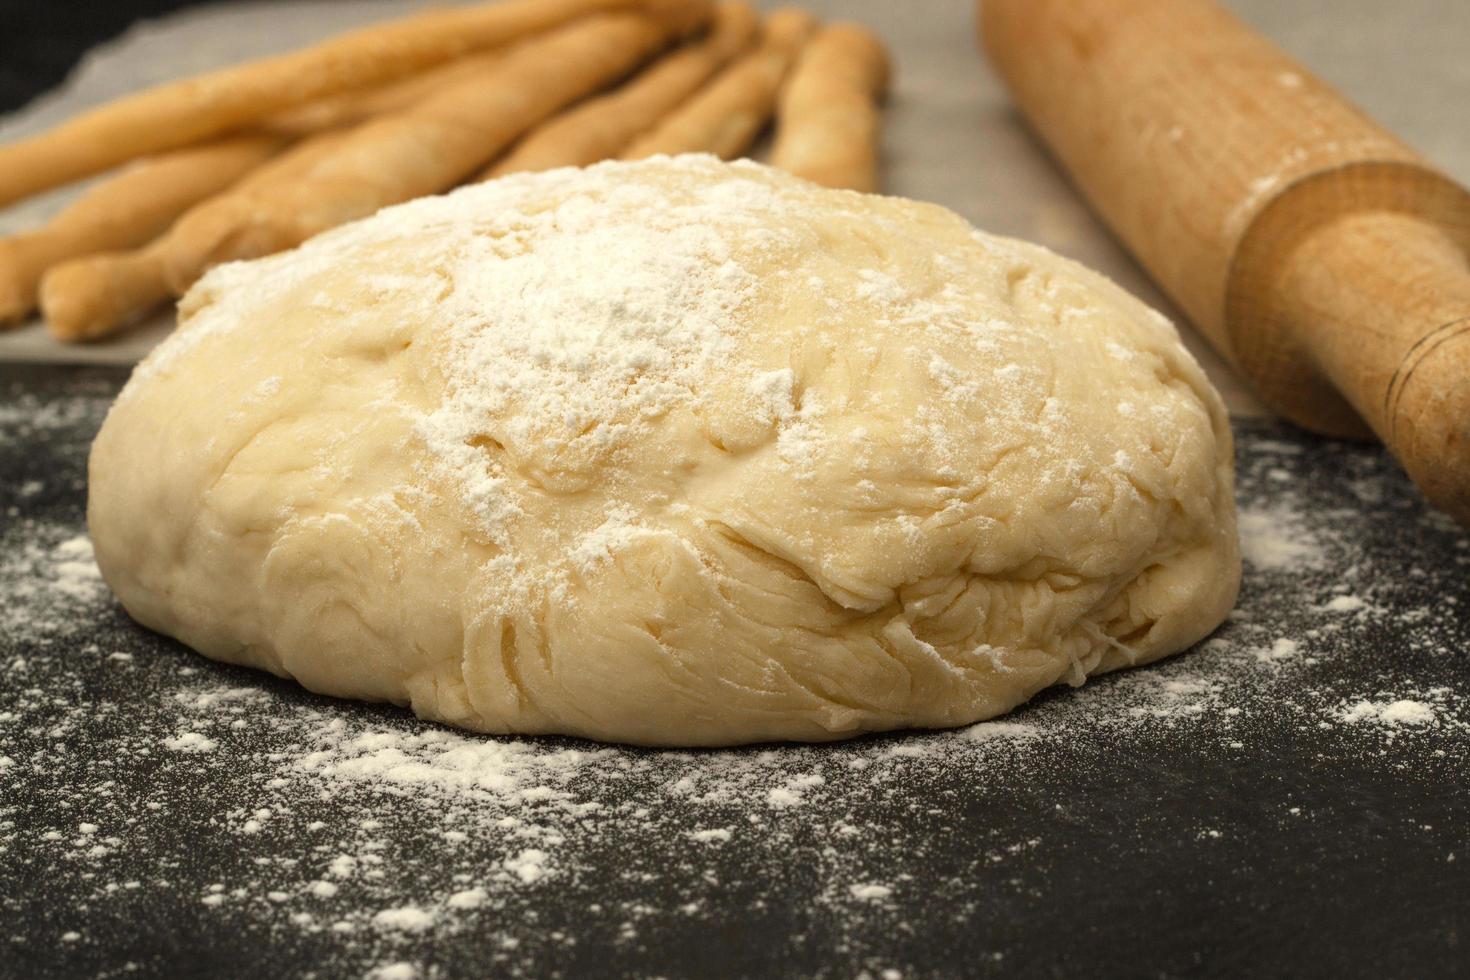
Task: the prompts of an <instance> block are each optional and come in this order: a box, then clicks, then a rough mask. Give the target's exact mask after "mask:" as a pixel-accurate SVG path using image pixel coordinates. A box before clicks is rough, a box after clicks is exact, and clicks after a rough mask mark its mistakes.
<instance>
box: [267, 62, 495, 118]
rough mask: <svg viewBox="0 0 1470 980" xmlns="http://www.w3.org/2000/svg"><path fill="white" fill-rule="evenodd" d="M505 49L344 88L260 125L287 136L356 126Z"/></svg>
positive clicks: (403, 104) (419, 97)
mask: <svg viewBox="0 0 1470 980" xmlns="http://www.w3.org/2000/svg"><path fill="white" fill-rule="evenodd" d="M501 56H502V55H501V52H499V51H491V52H487V53H485V54H478V55H469V56H466V57H463V58H456V59H454V60H453V61H448V62H445V63H444V64H442V65H436V66H435V67H433V68H430V69H429V70H428V71H423V72H419V73H418V74H416V75H410V76H408V77H407V78H400V79H398V80H397V81H393V82H388V83H386V84H384V85H376V86H373V87H372V88H370V89H367V90H365V91H361V92H355V91H354V92H343V93H341V94H340V95H334V96H331V97H329V98H325V99H319V100H318V101H316V102H308V103H307V104H306V105H302V106H297V107H296V108H294V109H287V110H286V111H285V112H282V113H277V114H276V115H274V116H271V117H269V118H267V119H263V120H261V122H260V123H259V125H258V126H257V127H256V128H258V129H260V130H261V131H263V132H267V133H280V134H283V135H287V136H309V135H311V134H313V133H319V132H321V131H323V130H326V129H336V128H338V127H342V126H353V125H356V124H358V123H361V122H365V121H366V120H368V119H371V118H372V117H373V116H381V115H385V114H387V113H390V112H400V111H402V110H403V109H406V108H408V107H409V106H411V105H413V104H414V103H415V102H421V101H422V100H423V99H425V98H427V97H428V96H430V95H432V94H434V92H436V91H439V90H442V89H444V88H446V87H447V86H449V85H453V84H455V83H456V82H459V81H460V80H462V79H464V78H467V77H469V76H470V75H474V74H478V73H479V72H482V71H484V70H485V69H486V68H488V67H490V66H491V65H492V64H494V63H495V62H496V61H498V60H499V59H500V58H501Z"/></svg>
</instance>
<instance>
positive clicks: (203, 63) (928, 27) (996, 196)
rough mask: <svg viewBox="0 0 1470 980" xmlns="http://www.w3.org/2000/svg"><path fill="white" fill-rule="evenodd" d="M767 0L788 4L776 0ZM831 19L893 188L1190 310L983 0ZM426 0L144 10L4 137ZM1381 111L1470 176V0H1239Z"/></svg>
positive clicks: (916, 4)
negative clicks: (1002, 45) (1048, 112)
mask: <svg viewBox="0 0 1470 980" xmlns="http://www.w3.org/2000/svg"><path fill="white" fill-rule="evenodd" d="M764 5H765V6H774V5H776V4H771V3H767V4H764ZM805 5H806V6H808V7H810V8H811V9H812V10H814V11H816V12H817V13H819V14H821V15H823V16H825V17H846V18H851V19H855V20H860V21H862V22H864V23H866V24H869V25H870V26H872V27H874V28H876V29H877V30H879V31H880V32H881V33H882V34H883V36H884V37H885V38H886V39H887V40H888V42H889V44H890V45H891V46H892V49H893V54H894V58H895V62H896V65H897V75H896V79H895V86H894V91H893V95H892V99H891V102H890V105H889V110H888V112H889V115H888V123H887V127H886V132H885V183H886V186H885V190H886V191H887V192H888V193H893V194H901V195H905V196H908V197H916V198H923V199H927V200H931V201H936V202H938V203H940V204H944V205H946V206H947V207H950V208H953V209H954V210H956V211H958V212H959V213H960V214H962V215H964V216H965V217H967V218H969V219H970V220H971V221H973V222H974V223H975V224H976V225H978V226H979V227H981V228H984V229H986V230H988V231H993V232H998V233H1001V234H1007V235H1014V236H1017V237H1021V238H1027V239H1031V240H1033V241H1037V242H1040V243H1041V244H1043V245H1046V246H1048V247H1050V248H1052V249H1055V250H1056V251H1058V252H1061V253H1062V254H1064V255H1068V256H1070V257H1072V258H1075V259H1078V260H1079V261H1082V262H1084V263H1086V264H1088V265H1090V266H1092V267H1094V268H1096V269H1099V270H1101V271H1102V272H1104V273H1106V274H1107V275H1109V276H1111V277H1113V278H1114V279H1116V280H1117V281H1118V282H1119V283H1120V284H1122V285H1123V286H1124V287H1125V288H1127V289H1129V290H1132V291H1133V292H1135V293H1137V294H1138V295H1139V296H1141V297H1142V298H1143V299H1144V300H1145V301H1147V302H1149V303H1152V304H1153V305H1155V306H1157V307H1159V308H1160V309H1162V310H1164V311H1165V312H1166V313H1168V314H1170V315H1171V316H1174V317H1175V319H1176V320H1178V319H1179V317H1178V313H1177V311H1176V310H1175V309H1174V308H1173V307H1172V306H1171V305H1170V304H1169V303H1168V301H1167V300H1165V299H1164V298H1163V297H1162V296H1161V295H1160V294H1159V292H1158V291H1157V290H1156V289H1155V288H1154V287H1153V285H1152V284H1151V283H1150V282H1149V281H1148V279H1147V277H1146V276H1145V275H1144V274H1143V273H1142V271H1141V270H1140V269H1139V268H1138V266H1137V265H1135V264H1134V263H1133V261H1132V260H1131V259H1130V258H1129V257H1128V255H1127V253H1126V252H1124V251H1123V250H1122V249H1121V248H1120V247H1119V245H1118V244H1117V243H1116V242H1115V241H1114V240H1113V239H1112V238H1111V237H1110V236H1109V234H1108V232H1107V230H1106V229H1105V228H1104V227H1103V226H1102V225H1101V224H1100V223H1099V222H1098V221H1097V220H1096V219H1095V218H1094V217H1093V216H1092V214H1091V213H1090V212H1089V211H1088V210H1087V207H1086V205H1085V203H1084V202H1083V201H1082V200H1081V199H1080V198H1079V197H1078V196H1077V195H1076V194H1075V193H1074V192H1073V191H1072V189H1071V188H1070V187H1069V186H1068V185H1067V183H1066V180H1065V178H1064V177H1063V175H1062V174H1061V173H1060V172H1059V171H1058V170H1057V169H1056V168H1055V167H1054V166H1053V165H1052V163H1051V162H1050V160H1049V159H1048V158H1047V157H1046V155H1045V153H1044V152H1043V151H1042V150H1041V149H1040V147H1039V146H1038V144H1037V143H1035V142H1034V141H1033V140H1032V138H1031V137H1030V135H1029V134H1028V133H1027V131H1026V130H1025V128H1024V127H1023V126H1022V125H1021V123H1020V121H1019V119H1018V118H1017V117H1016V115H1015V114H1014V112H1013V111H1012V109H1011V108H1010V105H1009V101H1008V99H1007V96H1006V93H1005V90H1004V88H1003V87H1002V86H1001V85H1000V83H999V82H998V81H997V80H996V79H995V78H994V77H993V76H992V75H991V73H990V71H989V69H988V68H987V67H986V66H985V64H984V61H983V59H982V58H981V56H980V55H979V53H978V52H977V50H976V46H975V36H974V26H973V4H971V3H970V2H969V0H911V2H901V0H846V2H843V0H806V2H805ZM417 6H423V4H418V3H405V2H394V0H352V2H325V0H309V2H300V3H285V2H247V3H234V4H220V5H215V6H207V7H200V8H195V9H193V10H190V11H186V12H184V13H180V14H176V15H173V16H170V17H167V18H164V19H161V20H157V21H153V22H148V23H144V24H141V25H139V26H137V27H135V28H133V29H132V30H131V31H129V32H128V33H127V34H125V35H123V36H122V37H120V38H118V39H116V40H115V41H113V42H110V43H108V44H105V45H103V46H101V47H98V48H96V49H94V50H93V51H92V52H91V53H89V54H88V56H87V57H86V58H85V59H84V60H83V61H82V63H81V64H80V65H79V66H78V67H77V70H76V71H75V73H74V74H73V76H72V78H71V79H70V80H69V81H68V82H67V83H66V84H65V85H63V86H62V87H61V88H60V89H58V90H56V91H54V92H52V93H50V94H48V95H46V96H44V97H42V98H41V99H39V100H37V101H36V102H35V103H33V104H32V105H30V106H28V107H26V108H25V109H24V110H22V111H21V112H19V113H16V114H14V115H12V116H10V117H7V118H5V119H3V120H0V140H4V139H10V138H14V137H17V136H21V135H23V134H26V133H31V132H34V131H37V130H39V129H42V128H44V127H46V126H49V125H52V124H54V123H56V122H58V121H60V120H61V119H64V118H66V117H67V116H69V115H72V114H74V113H76V112H77V111H79V110H81V109H83V108H86V107H88V106H92V105H95V104H97V103H99V102H102V101H105V100H106V99H109V98H112V97H114V96H116V95H119V94H122V93H124V92H128V91H131V90H134V89H137V88H140V87H143V86H145V85H150V84H154V83H157V82H160V81H164V80H166V79H170V78H174V77H178V76H182V75H188V74H192V73H195V72H199V71H204V70H207V69H209V68H214V67H218V66H221V65H225V64H229V63H231V62H234V61H238V60H240V59H243V58H250V57H258V56H261V55H265V54H271V53H275V52H278V51H281V50H285V49H289V48H292V47H298V46H300V45H303V44H307V43H310V42H312V41H315V40H318V39H320V38H323V37H326V36H328V35H330V34H333V33H336V32H338V31H341V30H344V29H347V28H350V27H354V26H357V25H360V24H363V23H367V22H369V21H372V20H377V19H380V18H383V17H388V16H394V15H396V14H401V13H404V12H407V11H409V10H411V9H413V8H414V7H417ZM1230 6H1232V8H1234V9H1235V10H1236V11H1237V12H1238V13H1240V14H1241V15H1242V16H1244V17H1245V18H1246V19H1247V20H1249V21H1251V22H1252V23H1253V24H1254V25H1255V26H1257V27H1258V28H1260V29H1261V30H1263V31H1265V32H1266V33H1267V34H1269V35H1270V36H1272V37H1274V38H1275V39H1277V40H1278V41H1279V42H1281V43H1282V44H1283V45H1284V46H1285V47H1286V48H1287V49H1288V50H1290V51H1292V53H1293V54H1295V55H1297V56H1298V57H1299V58H1301V59H1302V60H1304V61H1305V62H1306V63H1307V64H1308V65H1309V66H1310V67H1312V68H1313V69H1314V70H1316V71H1317V72H1318V73H1319V74H1321V75H1323V76H1324V77H1326V78H1327V79H1328V81H1330V82H1332V83H1334V84H1335V85H1337V86H1338V87H1340V88H1341V89H1342V90H1343V91H1344V92H1345V93H1346V94H1347V95H1348V96H1349V97H1350V98H1353V99H1355V100H1356V101H1358V102H1359V104H1361V105H1362V106H1363V107H1364V108H1365V109H1367V110H1368V111H1369V113H1370V114H1372V115H1373V116H1375V117H1376V118H1378V119H1379V120H1380V121H1381V122H1383V123H1384V124H1385V125H1387V126H1388V127H1389V128H1390V129H1392V130H1394V131H1396V132H1398V133H1399V134H1400V135H1401V136H1403V137H1404V138H1406V139H1407V140H1408V141H1409V142H1410V143H1412V144H1414V145H1416V146H1418V147H1419V148H1420V149H1421V150H1423V151H1424V152H1425V153H1426V154H1427V155H1428V156H1429V157H1430V158H1431V159H1432V160H1434V161H1435V162H1437V163H1438V164H1439V165H1440V166H1442V167H1444V168H1445V169H1446V170H1448V171H1449V172H1450V173H1451V174H1452V175H1454V176H1456V177H1458V178H1460V179H1461V180H1466V179H1470V127H1467V126H1464V125H1463V124H1462V121H1461V106H1462V105H1463V101H1464V98H1465V96H1466V95H1467V93H1470V58H1466V57H1465V53H1464V51H1465V43H1466V40H1467V39H1470V3H1465V2H1464V0H1398V2H1396V3H1393V4H1386V3H1382V2H1380V0H1336V2H1333V0H1290V2H1288V0H1236V2H1234V3H1232V4H1230ZM78 189H79V188H77V187H72V188H66V189H64V190H62V191H59V192H57V193H54V194H50V195H46V196H45V197H41V198H35V199H32V200H30V201H26V202H23V203H22V204H20V205H18V206H16V207H13V208H11V209H9V210H7V211H3V212H0V233H9V232H12V231H15V230H18V229H20V228H24V227H26V226H28V225H30V224H34V223H35V222H37V221H39V220H41V219H43V218H44V217H46V216H47V215H48V214H50V213H52V212H54V211H55V210H56V209H57V208H58V207H60V206H61V205H62V204H64V203H65V202H66V201H67V200H70V198H71V197H72V196H74V195H75V193H76V192H77V190H78ZM171 326H172V317H171V315H164V316H160V317H157V318H155V319H154V320H153V321H152V322H150V323H149V324H147V325H145V326H143V327H142V328H140V329H138V330H135V331H133V332H131V333H129V334H127V335H125V336H123V337H120V338H118V339H116V340H113V341H109V342H106V343H101V344H94V345H88V346H68V345H62V344H58V343H56V342H54V341H52V340H51V339H50V338H49V337H48V336H47V335H46V333H45V332H44V330H42V328H41V327H40V325H39V324H37V323H32V324H29V325H27V326H24V327H22V328H21V329H19V330H15V331H11V332H8V333H4V334H0V360H46V361H73V362H81V361H103V362H111V363H131V362H134V361H136V360H137V359H138V358H140V357H141V356H142V355H143V354H144V353H145V352H146V351H147V350H148V349H149V348H151V347H152V346H153V345H154V344H155V343H157V342H158V340H159V339H160V338H161V337H162V336H164V335H165V334H166V333H167V331H168V330H169V329H170V327H171ZM1181 333H1182V334H1184V337H1185V341H1186V343H1188V344H1189V345H1190V347H1191V349H1192V350H1194V351H1195V353H1196V355H1197V356H1198V357H1199V358H1200V359H1201V361H1202V362H1203V363H1204V365H1205V368H1206V370H1207V371H1208V372H1209V374H1210V376H1211V377H1212V378H1213V379H1214V381H1215V383H1216V384H1217V386H1219V388H1220V389H1221V391H1222V393H1223V394H1224V395H1225V397H1226V401H1227V403H1228V404H1229V405H1230V407H1231V410H1232V411H1233V412H1234V413H1236V414H1243V415H1251V414H1260V413H1261V408H1260V405H1259V403H1258V402H1257V401H1256V400H1255V398H1254V397H1253V396H1251V395H1250V393H1249V392H1248V391H1247V390H1246V389H1245V388H1244V386H1243V385H1242V384H1241V382H1240V380H1239V379H1238V378H1236V377H1235V376H1234V374H1233V372H1231V370H1230V369H1229V368H1228V367H1227V366H1226V365H1224V363H1223V362H1222V361H1221V360H1220V359H1219V358H1218V357H1217V356H1216V355H1215V354H1214V353H1213V352H1212V351H1210V350H1209V348H1208V347H1207V346H1205V344H1204V343H1203V341H1201V340H1200V339H1199V338H1198V337H1197V336H1196V335H1194V333H1193V331H1192V330H1190V328H1188V326H1187V325H1183V324H1181Z"/></svg>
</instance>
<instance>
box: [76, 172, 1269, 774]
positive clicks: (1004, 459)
mask: <svg viewBox="0 0 1470 980" xmlns="http://www.w3.org/2000/svg"><path fill="white" fill-rule="evenodd" d="M1232 480H1233V477H1232V444H1231V435H1230V428H1229V424H1228V419H1227V417H1226V414H1225V411H1224V408H1223V406H1222V404H1221V402H1220V399H1219V397H1218V395H1217V394H1216V393H1215V391H1214V390H1213V389H1212V388H1211V386H1210V384H1209V383H1208V381H1207V380H1206V379H1205V377H1204V375H1203V374H1202V372H1201V371H1200V368H1199V367H1198V365H1197V364H1196V363H1195V362H1194V361H1193V359H1192V358H1191V357H1190V355H1189V354H1188V353H1187V352H1186V350H1185V349H1184V347H1183V346H1182V345H1181V344H1180V342H1179V339H1178V337H1177V335H1176V334H1175V332H1174V329H1173V327H1172V326H1171V325H1170V324H1169V323H1168V322H1167V321H1166V320H1165V319H1164V318H1163V317H1161V316H1159V315H1158V314H1157V313H1155V312H1153V311H1151V310H1149V309H1148V308H1147V307H1145V306H1144V305H1143V304H1141V303H1139V302H1138V301H1137V300H1135V299H1134V298H1132V297H1131V296H1129V295H1127V294H1126V293H1124V292H1123V291H1122V290H1120V289H1118V288H1117V287H1116V286H1114V285H1113V284H1112V283H1110V282H1108V281H1107V280H1106V279H1104V278H1103V277H1101V276H1098V275H1096V274H1095V273H1092V272H1090V271H1088V270H1086V269H1084V268H1082V267H1080V266H1078V265H1076V264H1075V263H1072V262H1069V261H1067V260H1065V259H1062V258H1060V257H1058V256H1056V255H1054V254H1052V253H1050V252H1047V251H1046V250H1044V249H1041V248H1039V247H1036V246H1033V245H1028V244H1024V243H1021V242H1016V241H1012V240H1007V239H1002V238H996V237H992V236H989V235H985V234H982V233H980V232H977V231H975V230H974V229H972V228H971V227H970V226H969V225H967V224H966V223H965V222H964V221H963V220H961V219H960V218H958V217H957V216H956V215H954V214H952V213H950V212H948V211H946V210H944V209H942V208H939V207H936V206H933V205H928V204H921V203H917V202H913V201H907V200H902V199H897V198H885V197H878V196H873V195H863V194H856V193H851V192H845V191H834V190H827V189H823V188H820V187H817V186H816V185H813V184H809V183H806V182H804V181H801V180H798V179H795V178H792V177H789V176H786V175H783V174H781V173H778V172H776V171H774V170H771V169H768V168H765V167H761V166H758V165H755V164H750V163H737V164H725V163H721V162H719V161H718V160H716V159H714V158H712V157H702V156H690V157H676V158H672V159H670V158H655V159H652V160H648V161H641V162H637V163H608V164H601V165H598V166H594V167H590V168H587V169H583V170H577V169H564V170H553V171H548V172H545V173H539V174H526V175H515V176H511V177H506V178H503V179H500V180H497V181H493V182H490V183H486V184H482V185H477V186H473V187H469V188H466V189H464V190H461V191H458V192H456V193H454V194H450V195H447V196H443V197H436V198H426V199H423V200H420V201H415V202H411V203H409V204H406V205H402V206H400V207H395V208H389V209H386V210H384V211H382V212H380V213H379V214H378V215H376V216H374V217H372V218H369V219H366V220H364V221H361V222H358V223H356V224H353V225H349V226H346V227H344V228H341V229H338V230H336V231H333V232H330V233H328V234H325V235H322V236H319V237H318V238H316V239H313V240H312V241H310V242H308V243H306V244H305V245H303V246H302V247H301V248H299V249H296V250H294V251H292V252H288V253H285V254H282V255H278V256H273V257H270V258H267V259H262V260H258V261H254V262H247V263H233V264H229V265H225V266H221V267H219V268H218V269H216V270H214V271H213V272H211V273H210V274H209V275H208V276H206V277H205V278H204V279H203V280H202V281H201V282H200V283H199V284H198V285H197V286H196V287H195V288H194V289H193V290H192V291H191V292H190V293H189V294H188V296H187V297H185V299H184V301H183V303H182V307H181V323H180V327H179V330H178V331H177V332H176V334H175V335H174V336H173V337H171V338H170V339H169V340H168V341H167V342H165V343H164V344H163V345H162V346H161V347H160V348H159V349H158V350H157V351H155V352H154V353H153V354H152V355H151V356H150V357H149V358H148V359H147V360H146V361H145V362H144V363H143V364H142V365H140V367H139V368H138V370H137V371H136V372H135V374H134V377H133V379H132V380H131V381H130V382H129V384H128V385H127V387H126V388H125V389H124V391H123V393H122V395H121V396H120V397H119V399H118V402H117V404H116V406H115V407H114V408H113V410H112V412H111V414H110V415H109V417H108V419H107V422H106V424H105V425H104V426H103V429H102V431H101V433H100V435H99V436H98V438H97V441H96V444H95V446H94V447H93V452H92V457H91V496H90V501H89V521H90V524H91V530H92V535H93V539H94V544H95V548H96V553H97V557H98V562H99V564H100V566H101V568H102V571H103V574H104V575H105V577H106V579H107V581H108V582H109V583H110V584H111V586H112V588H113V589H114V590H115V591H116V593H117V595H118V597H119V598H120V599H121V601H122V602H123V604H124V606H125V607H126V608H127V610H128V611H129V613H130V614H131V615H132V616H133V617H134V618H136V619H137V620H138V621H139V622H141V623H143V624H144V625H146V626H149V627H151V628H153V629H156V630H159V631H161V632H163V633H166V634H169V635H171V636H174V637H177V638H178V639H179V640H181V641H182V642H184V643H186V644H188V645H189V646H191V647H193V648H194V649H196V650H198V651H199V652H200V653H203V654H204V655H205V656H208V657H212V658H215V659H218V660H223V661H228V662H231V663H239V664H246V665H249V666H254V667H258V668H261V669H264V670H268V671H271V672H273V673H276V674H280V675H283V676H289V677H294V678H296V679H297V680H298V681H300V682H301V683H302V684H303V685H305V686H306V687H308V688H310V689H312V690H314V691H320V692H324V693H327V694H333V695H338V696H343V697H351V698H362V699H370V700H383V701H392V702H395V703H399V704H406V705H409V706H411V707H412V709H413V710H414V711H415V712H416V713H417V714H419V715H420V716H422V717H425V718H432V719H437V720H440V721H443V722H446V723H448V724H452V725H457V726H461V727H464V728H468V729H473V730H477V731H482V732H497V733H507V732H513V733H561V734H569V735H579V736H587V737H591V738H597V739H605V740H613V741H621V742H631V743H640V744H649V745H680V746H699V745H726V744H733V743H742V742H754V741H765V740H782V739H795V740H811V741H817V740H826V739H836V738H843V737H847V736H851V735H855V734H858V733H861V732H867V731H879V730H887V729H895V728H904V727H943V726H953V725H962V724H967V723H970V722H975V721H980V720H983V719H986V718H990V717H993V716H995V715H998V714H1001V713H1003V712H1005V711H1008V710H1010V709H1012V708H1014V707H1015V706H1016V705H1018V704H1020V703H1022V702H1024V701H1025V700H1026V699H1027V698H1029V697H1031V696H1032V695H1033V694H1035V693H1036V692H1038V691H1040V690H1042V689H1043V688H1046V687H1048V686H1050V685H1053V684H1057V683H1070V684H1080V683H1082V682H1083V681H1084V680H1085V679H1086V678H1087V677H1088V676H1090V675H1093V674H1097V673H1099V672H1102V671H1107V670H1112V669H1115V668H1119V667H1125V666H1130V665H1134V664H1143V663H1147V662H1149V661H1151V660H1155V659H1157V658H1159V657H1163V656H1166V655H1169V654H1172V653H1176V652H1179V651H1181V650H1184V649H1186V648H1188V647H1189V646H1190V645H1192V644H1194V643H1195V642H1197V641H1199V640H1200V639H1201V638H1203V637H1204V636H1206V635H1208V634H1209V633H1210V632H1211V631H1212V630H1213V629H1214V628H1215V627H1216V626H1217V625H1218V624H1219V623H1220V621H1221V620H1222V619H1223V618H1224V616H1225V615H1226V613H1227V612H1228V611H1229V609H1230V607H1231V606H1232V604H1233V603H1234V600H1235V595H1236V591H1237V587H1238V583H1239V576H1240V558H1239V554H1238V547H1237V542H1236V534H1235V512H1234V502H1233V498H1232Z"/></svg>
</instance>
